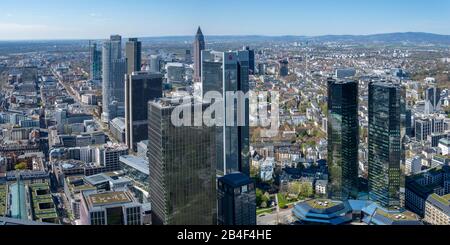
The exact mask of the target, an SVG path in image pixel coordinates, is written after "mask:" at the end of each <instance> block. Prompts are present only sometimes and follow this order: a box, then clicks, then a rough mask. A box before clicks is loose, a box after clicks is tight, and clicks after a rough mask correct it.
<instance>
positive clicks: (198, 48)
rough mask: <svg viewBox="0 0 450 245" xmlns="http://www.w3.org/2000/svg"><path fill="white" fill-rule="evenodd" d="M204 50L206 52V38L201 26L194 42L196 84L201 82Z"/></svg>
mask: <svg viewBox="0 0 450 245" xmlns="http://www.w3.org/2000/svg"><path fill="white" fill-rule="evenodd" d="M203 50H205V37H204V36H203V33H202V30H201V29H200V26H199V27H198V30H197V34H196V35H195V40H194V81H196V82H198V81H200V76H201V74H202V65H201V58H202V56H201V55H202V51H203Z"/></svg>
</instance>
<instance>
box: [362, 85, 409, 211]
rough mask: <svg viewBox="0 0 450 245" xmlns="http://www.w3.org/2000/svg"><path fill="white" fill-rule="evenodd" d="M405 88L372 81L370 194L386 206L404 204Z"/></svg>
mask: <svg viewBox="0 0 450 245" xmlns="http://www.w3.org/2000/svg"><path fill="white" fill-rule="evenodd" d="M401 151H402V139H401V88H400V86H399V84H396V83H393V82H382V81H377V82H371V83H369V158H368V164H369V198H370V199H371V200H373V201H376V202H378V203H379V204H381V205H382V206H384V207H387V208H394V207H398V206H400V197H401V191H400V190H401V187H403V186H404V177H403V176H402V175H403V174H404V173H403V171H402V170H401V168H400V167H401V160H402V152H401Z"/></svg>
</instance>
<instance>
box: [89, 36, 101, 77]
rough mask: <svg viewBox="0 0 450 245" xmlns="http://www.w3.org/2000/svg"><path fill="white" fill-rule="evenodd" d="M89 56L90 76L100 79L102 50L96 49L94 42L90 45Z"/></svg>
mask: <svg viewBox="0 0 450 245" xmlns="http://www.w3.org/2000/svg"><path fill="white" fill-rule="evenodd" d="M89 57H90V64H91V69H90V70H91V74H90V78H91V80H97V81H99V80H101V79H102V51H100V50H98V48H97V44H96V43H93V44H92V45H90V47H89Z"/></svg>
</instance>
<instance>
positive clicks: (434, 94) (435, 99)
mask: <svg viewBox="0 0 450 245" xmlns="http://www.w3.org/2000/svg"><path fill="white" fill-rule="evenodd" d="M440 109H441V90H440V89H439V88H438V87H436V86H432V87H429V88H427V89H426V90H425V114H432V113H435V112H437V111H439V110H440Z"/></svg>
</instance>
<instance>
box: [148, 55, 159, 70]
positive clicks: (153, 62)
mask: <svg viewBox="0 0 450 245" xmlns="http://www.w3.org/2000/svg"><path fill="white" fill-rule="evenodd" d="M160 63H161V57H160V56H159V55H151V56H150V71H151V72H153V73H155V72H160V71H161V70H160V69H161V64H160Z"/></svg>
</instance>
